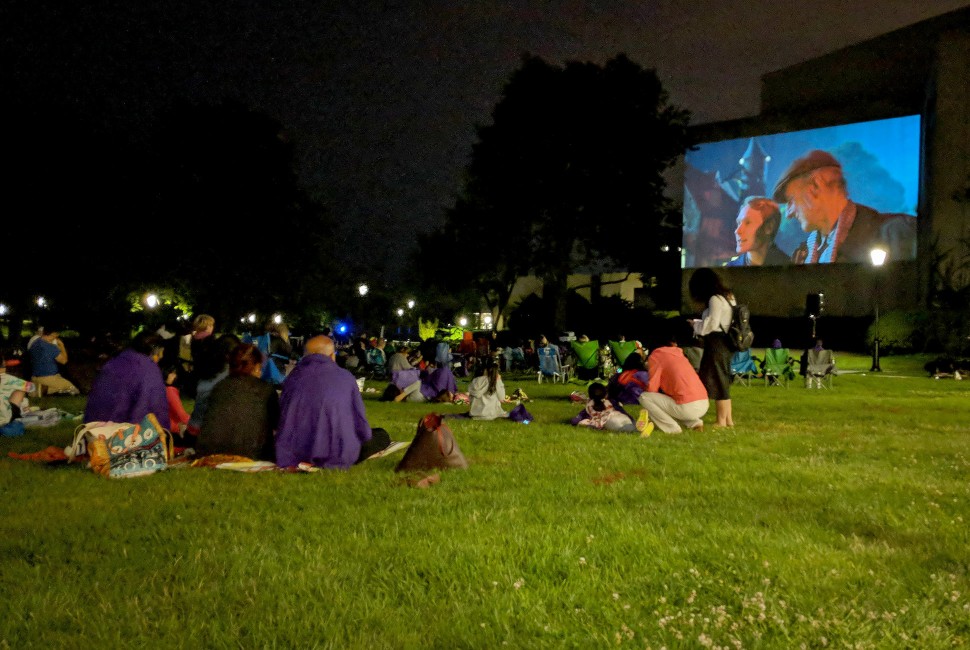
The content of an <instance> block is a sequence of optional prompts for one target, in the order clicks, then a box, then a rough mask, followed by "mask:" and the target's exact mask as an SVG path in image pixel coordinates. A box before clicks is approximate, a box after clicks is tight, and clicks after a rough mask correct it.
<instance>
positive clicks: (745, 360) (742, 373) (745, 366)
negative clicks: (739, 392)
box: [731, 350, 758, 386]
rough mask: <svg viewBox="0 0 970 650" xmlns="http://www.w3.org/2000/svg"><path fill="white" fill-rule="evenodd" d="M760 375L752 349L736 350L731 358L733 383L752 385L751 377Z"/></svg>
mask: <svg viewBox="0 0 970 650" xmlns="http://www.w3.org/2000/svg"><path fill="white" fill-rule="evenodd" d="M757 376H758V366H756V365H755V363H754V359H753V358H752V357H751V350H744V351H742V352H735V353H734V356H733V357H732V358H731V381H732V383H736V384H741V385H742V386H750V385H751V378H752V377H757Z"/></svg>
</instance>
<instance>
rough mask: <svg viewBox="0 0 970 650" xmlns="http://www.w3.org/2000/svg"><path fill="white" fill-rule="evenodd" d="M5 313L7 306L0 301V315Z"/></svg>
mask: <svg viewBox="0 0 970 650" xmlns="http://www.w3.org/2000/svg"><path fill="white" fill-rule="evenodd" d="M6 315H7V306H6V305H5V304H3V303H2V302H0V316H6Z"/></svg>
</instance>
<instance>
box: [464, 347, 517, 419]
mask: <svg viewBox="0 0 970 650" xmlns="http://www.w3.org/2000/svg"><path fill="white" fill-rule="evenodd" d="M468 399H469V406H468V416H469V417H471V418H472V419H473V420H495V419H497V418H507V417H508V416H509V414H508V413H507V412H506V411H505V410H504V409H503V408H502V400H504V399H505V384H504V383H502V375H501V374H500V373H499V368H498V363H497V362H496V361H495V359H492V358H491V357H487V358H485V359H483V360H482V362H481V363H479V364H478V366H477V368H476V370H475V378H474V379H472V382H471V384H469V385H468Z"/></svg>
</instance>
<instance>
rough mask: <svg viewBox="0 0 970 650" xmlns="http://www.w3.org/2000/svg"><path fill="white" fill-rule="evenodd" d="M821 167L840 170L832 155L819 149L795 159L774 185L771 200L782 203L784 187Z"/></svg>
mask: <svg viewBox="0 0 970 650" xmlns="http://www.w3.org/2000/svg"><path fill="white" fill-rule="evenodd" d="M823 167H838V168H839V169H841V168H842V165H841V164H839V161H838V160H836V159H835V157H834V156H833V155H832V154H830V153H828V152H827V151H821V150H820V149H813V150H812V151H809V152H808V153H807V154H805V155H804V156H802V157H801V158H796V159H795V160H793V161H792V164H791V165H789V166H788V169H786V170H785V173H784V174H782V175H781V178H780V179H779V180H778V182H777V183H775V191H774V192H773V193H772V198H774V199H775V201H778V202H779V203H784V202H785V200H786V199H785V187H787V186H788V184H789V183H791V182H792V181H793V180H795V179H796V178H798V177H799V176H804V175H805V174H808V173H810V172H813V171H815V170H816V169H821V168H823Z"/></svg>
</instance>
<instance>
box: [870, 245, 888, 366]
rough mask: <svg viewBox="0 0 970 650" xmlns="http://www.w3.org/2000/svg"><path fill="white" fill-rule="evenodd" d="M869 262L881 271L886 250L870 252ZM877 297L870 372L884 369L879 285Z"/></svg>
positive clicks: (884, 261)
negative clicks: (880, 354) (880, 332)
mask: <svg viewBox="0 0 970 650" xmlns="http://www.w3.org/2000/svg"><path fill="white" fill-rule="evenodd" d="M869 260H870V261H871V262H872V266H873V268H875V269H877V270H878V269H879V267H881V266H882V265H883V264H885V263H886V249H884V248H878V247H877V248H873V249H872V250H871V251H869ZM873 295H874V296H875V303H876V321H875V336H874V337H873V339H872V368H870V369H869V372H882V368H880V367H879V343H880V340H879V283H878V282H877V283H876V290H875V291H874V292H873Z"/></svg>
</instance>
